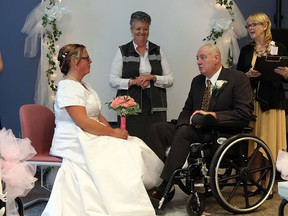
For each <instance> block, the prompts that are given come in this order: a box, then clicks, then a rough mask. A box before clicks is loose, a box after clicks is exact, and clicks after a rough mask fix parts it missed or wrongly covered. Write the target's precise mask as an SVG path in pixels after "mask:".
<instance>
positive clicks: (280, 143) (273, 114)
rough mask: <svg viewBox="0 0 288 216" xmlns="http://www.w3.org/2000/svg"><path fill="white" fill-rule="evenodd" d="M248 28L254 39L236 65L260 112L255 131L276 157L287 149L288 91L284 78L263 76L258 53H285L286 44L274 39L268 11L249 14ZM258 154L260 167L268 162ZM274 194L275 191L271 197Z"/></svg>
mask: <svg viewBox="0 0 288 216" xmlns="http://www.w3.org/2000/svg"><path fill="white" fill-rule="evenodd" d="M246 28H247V30H248V33H249V35H250V37H251V41H250V42H249V43H248V44H247V45H246V46H244V47H243V48H242V49H241V52H240V56H239V60H238V64H237V69H238V70H240V71H243V72H245V73H246V75H247V77H248V78H249V79H250V81H251V85H252V87H253V89H254V93H255V106H254V114H255V115H256V116H257V119H256V122H255V125H254V133H255V135H256V136H258V137H259V138H261V139H262V140H263V141H264V142H265V143H266V144H267V145H268V146H269V148H270V150H271V152H272V154H273V156H274V159H276V157H277V154H278V151H279V150H283V149H286V123H285V109H286V99H285V92H284V89H283V86H282V82H281V79H279V80H273V81H272V80H265V79H262V78H261V71H258V70H255V69H254V65H255V62H256V59H257V57H267V56H270V55H285V54H286V48H285V46H284V45H283V44H281V43H279V42H274V41H273V40H272V34H271V21H270V19H269V17H268V16H267V15H266V14H265V13H254V14H251V15H250V16H249V17H248V18H247V21H246ZM271 72H272V73H274V71H271ZM257 157H258V159H257V162H258V164H254V166H256V167H261V166H262V165H263V164H264V163H265V157H264V156H263V154H262V153H260V152H259V154H258V155H257ZM259 176H260V172H258V173H256V174H255V179H259V178H260V177H259ZM262 184H263V185H264V184H265V183H264V182H262ZM264 186H265V185H264ZM260 192H261V190H260V189H259V188H258V189H256V186H255V187H251V191H250V193H249V195H250V196H254V195H257V194H259V193H260ZM272 197H273V193H271V194H270V196H269V197H268V199H269V198H270V199H271V198H272Z"/></svg>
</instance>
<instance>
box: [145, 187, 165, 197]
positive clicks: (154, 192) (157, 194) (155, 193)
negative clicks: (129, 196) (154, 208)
mask: <svg viewBox="0 0 288 216" xmlns="http://www.w3.org/2000/svg"><path fill="white" fill-rule="evenodd" d="M147 193H148V195H149V197H150V198H153V199H157V200H161V198H162V194H161V192H160V190H159V189H158V188H157V187H155V188H152V189H150V190H148V191H147Z"/></svg>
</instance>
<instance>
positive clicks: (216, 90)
mask: <svg viewBox="0 0 288 216" xmlns="http://www.w3.org/2000/svg"><path fill="white" fill-rule="evenodd" d="M227 83H228V81H227V80H217V81H216V83H215V85H214V86H213V88H212V94H213V95H215V96H216V97H217V96H218V95H219V94H220V93H221V92H222V91H223V89H224V88H225V86H226V85H227Z"/></svg>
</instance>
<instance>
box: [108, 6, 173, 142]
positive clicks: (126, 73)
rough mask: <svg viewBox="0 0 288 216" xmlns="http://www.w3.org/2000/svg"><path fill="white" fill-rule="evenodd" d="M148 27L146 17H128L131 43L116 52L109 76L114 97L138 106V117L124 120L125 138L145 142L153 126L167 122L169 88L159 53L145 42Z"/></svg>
mask: <svg viewBox="0 0 288 216" xmlns="http://www.w3.org/2000/svg"><path fill="white" fill-rule="evenodd" d="M150 25H151V17H150V15H148V14H147V13H145V12H142V11H136V12H134V13H133V14H132V15H131V19H130V31H131V34H132V36H133V40H132V41H130V42H129V43H127V44H125V45H122V46H120V47H119V48H118V50H117V52H116V54H115V57H114V59H113V62H112V65H111V72H110V75H109V84H110V86H111V87H112V88H115V89H117V96H119V95H129V96H131V97H132V98H134V100H135V101H136V102H137V103H138V104H139V105H140V112H139V113H138V115H133V116H127V121H126V123H127V130H128V132H129V134H130V135H133V136H137V137H139V138H141V139H142V140H143V141H145V142H146V141H147V137H148V130H149V128H150V126H151V125H152V124H153V123H155V122H166V121H167V95H166V88H169V87H171V86H172V85H173V76H172V70H171V68H170V65H169V62H168V59H167V57H166V55H165V53H164V51H163V49H162V48H161V47H160V46H158V45H156V44H154V43H152V42H150V41H149V40H148V37H149V28H150ZM118 124H119V117H118Z"/></svg>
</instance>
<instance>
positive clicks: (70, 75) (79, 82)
mask: <svg viewBox="0 0 288 216" xmlns="http://www.w3.org/2000/svg"><path fill="white" fill-rule="evenodd" d="M67 76H69V77H70V78H72V79H73V80H74V81H76V82H79V83H81V81H79V80H77V79H75V78H74V77H73V76H71V75H70V74H67Z"/></svg>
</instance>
